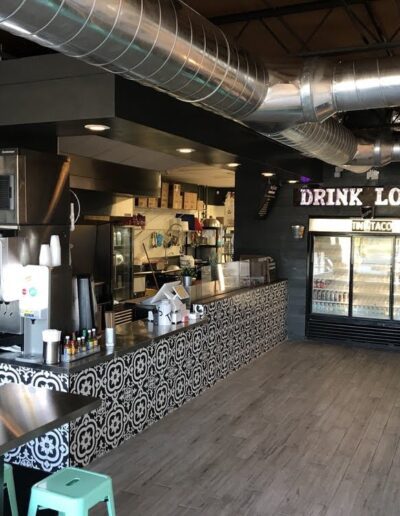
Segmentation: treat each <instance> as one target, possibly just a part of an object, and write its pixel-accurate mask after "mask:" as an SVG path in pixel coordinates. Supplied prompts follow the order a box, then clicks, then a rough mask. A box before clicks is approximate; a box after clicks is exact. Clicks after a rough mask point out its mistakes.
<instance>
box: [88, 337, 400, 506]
mask: <svg viewBox="0 0 400 516" xmlns="http://www.w3.org/2000/svg"><path fill="white" fill-rule="evenodd" d="M93 469H94V470H96V471H99V472H104V473H107V474H110V475H111V476H112V477H113V481H114V491H115V495H116V505H117V514H118V515H119V516H128V515H129V516H136V515H137V516H158V515H162V516H183V515H185V516H198V515H207V516H214V515H215V516H217V515H218V516H219V515H227V516H228V515H229V516H235V515H251V516H258V515H262V516H267V515H268V516H269V515H271V516H272V515H276V516H285V515H307V516H308V515H309V516H317V515H318V516H322V515H324V516H325V515H326V516H342V515H351V516H367V515H382V516H383V515H384V516H389V515H399V514H400V353H391V352H385V351H375V350H363V349H350V348H345V347H341V346H335V345H330V344H319V343H309V342H288V343H286V344H283V345H281V346H279V347H278V348H277V349H275V350H274V351H271V352H269V353H267V354H265V355H263V356H262V357H261V358H259V359H257V360H256V361H255V362H253V363H251V364H249V365H248V366H246V367H244V368H243V369H241V370H240V371H238V372H237V373H234V374H232V375H231V376H230V377H229V378H227V379H226V380H223V381H222V382H219V383H218V384H217V385H215V386H214V387H213V388H212V389H209V390H208V391H206V392H205V393H204V394H202V395H201V396H200V397H199V398H197V399H195V400H193V401H190V402H189V403H187V404H186V405H185V406H184V407H182V408H180V409H179V410H177V411H175V412H174V413H172V414H170V415H169V416H167V417H166V418H165V419H164V420H162V421H160V422H158V423H156V424H155V425H153V426H152V427H150V428H149V429H147V430H146V431H145V432H143V433H142V434H141V435H139V436H137V437H136V438H135V439H132V440H130V441H129V442H127V443H126V444H125V445H123V446H122V447H121V448H119V449H118V450H116V451H115V452H112V453H110V454H108V455H107V456H105V457H103V458H102V459H100V460H98V461H97V462H95V463H94V464H93ZM91 514H92V513H91ZM93 514H96V515H98V514H105V512H104V511H103V510H95V511H93Z"/></svg>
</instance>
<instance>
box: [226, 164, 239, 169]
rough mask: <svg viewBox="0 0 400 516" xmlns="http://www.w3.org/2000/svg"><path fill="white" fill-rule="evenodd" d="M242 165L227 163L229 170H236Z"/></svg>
mask: <svg viewBox="0 0 400 516" xmlns="http://www.w3.org/2000/svg"><path fill="white" fill-rule="evenodd" d="M239 165H240V163H227V164H226V166H227V167H229V168H236V167H238V166H239Z"/></svg>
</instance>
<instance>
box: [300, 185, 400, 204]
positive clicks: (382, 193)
mask: <svg viewBox="0 0 400 516" xmlns="http://www.w3.org/2000/svg"><path fill="white" fill-rule="evenodd" d="M293 204H294V205H295V206H400V188H398V187H396V186H393V187H390V186H389V187H388V186H385V187H384V186H365V187H361V186H360V187H349V188H298V189H296V190H294V192H293Z"/></svg>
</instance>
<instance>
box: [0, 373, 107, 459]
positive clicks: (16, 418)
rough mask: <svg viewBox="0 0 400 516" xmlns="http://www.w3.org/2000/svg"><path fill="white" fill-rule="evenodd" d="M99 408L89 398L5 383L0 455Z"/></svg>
mask: <svg viewBox="0 0 400 516" xmlns="http://www.w3.org/2000/svg"><path fill="white" fill-rule="evenodd" d="M99 406H100V400H98V399H97V398H92V397H89V396H81V395H77V394H70V393H68V392H60V391H53V390H50V389H46V388H38V387H31V386H27V385H22V384H16V383H7V384H5V385H2V386H1V387H0V455H3V454H4V453H6V452H7V451H9V450H11V449H13V448H16V447H18V446H21V444H24V443H27V442H28V441H30V440H31V439H34V438H35V437H38V436H40V435H42V434H44V433H45V432H48V431H49V430H52V429H54V428H57V427H59V426H61V425H63V424H65V423H68V422H69V421H72V420H73V419H76V418H78V417H79V416H82V415H84V414H86V413H88V412H90V411H92V410H94V409H96V408H97V407H99Z"/></svg>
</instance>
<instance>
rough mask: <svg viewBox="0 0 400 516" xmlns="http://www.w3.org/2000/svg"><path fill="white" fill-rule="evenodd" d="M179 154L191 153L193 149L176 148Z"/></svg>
mask: <svg viewBox="0 0 400 516" xmlns="http://www.w3.org/2000/svg"><path fill="white" fill-rule="evenodd" d="M176 150H177V151H178V152H180V153H181V154H192V152H194V149H190V148H189V147H180V148H179V149H176Z"/></svg>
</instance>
